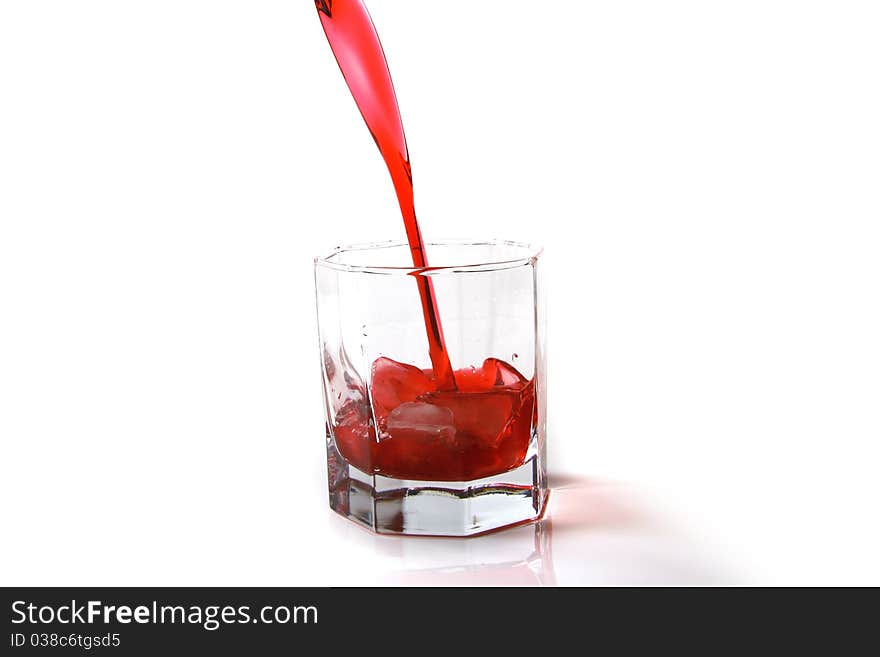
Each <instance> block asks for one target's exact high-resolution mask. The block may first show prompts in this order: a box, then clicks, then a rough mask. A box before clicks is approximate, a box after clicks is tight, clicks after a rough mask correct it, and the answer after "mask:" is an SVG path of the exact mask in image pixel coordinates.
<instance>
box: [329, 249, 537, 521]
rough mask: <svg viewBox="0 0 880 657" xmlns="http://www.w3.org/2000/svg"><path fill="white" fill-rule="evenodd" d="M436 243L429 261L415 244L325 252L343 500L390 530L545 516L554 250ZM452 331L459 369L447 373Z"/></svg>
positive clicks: (335, 467) (337, 494)
mask: <svg viewBox="0 0 880 657" xmlns="http://www.w3.org/2000/svg"><path fill="white" fill-rule="evenodd" d="M426 249H427V254H428V258H429V261H430V263H431V267H427V268H421V269H417V268H413V267H412V261H411V257H410V252H409V249H408V247H407V245H406V244H404V243H393V242H388V243H380V244H363V245H354V246H349V247H340V248H337V249H336V250H335V251H333V253H331V254H330V255H329V256H327V257H325V258H317V259H315V288H316V296H317V310H318V335H319V348H320V351H321V365H322V367H321V376H322V381H323V388H324V404H325V409H326V426H327V473H328V480H329V493H330V506H331V508H332V509H333V510H334V511H336V512H337V513H339V514H341V515H343V516H345V517H347V518H350V519H351V520H354V521H356V522H358V523H361V524H363V525H365V526H367V527H369V528H371V529H372V530H374V531H376V532H379V533H387V534H419V535H433V536H472V535H476V534H481V533H484V532H488V531H492V530H495V529H499V528H502V527H508V526H511V525H516V524H521V523H525V522H528V521H531V520H535V519H537V518H539V517H540V516H541V514H542V512H543V510H544V505H545V503H546V499H547V483H546V469H545V463H546V439H545V433H546V432H545V426H546V412H545V408H546V381H545V357H544V332H545V330H544V325H545V320H544V301H543V289H542V283H541V275H540V273H541V265H540V258H541V250H540V249H538V248H535V247H533V246H530V245H527V244H521V243H516V242H506V241H489V242H479V243H474V242H463V241H445V242H436V243H428V244H427V245H426ZM425 290H428V291H430V293H429V296H430V297H431V298H432V303H434V304H436V305H435V308H436V313H435V314H433V315H432V314H431V313H428V312H426V311H425V309H424V306H423V302H424V301H425V298H426V296H425ZM428 305H431V304H428ZM430 317H436V318H437V319H438V320H439V321H438V322H437V323H438V324H439V327H437V326H435V327H434V332H433V335H434V336H435V339H434V341H433V342H432V341H431V340H430V338H429V335H431V334H432V331H431V326H432V323H431V321H430ZM438 339H439V340H440V341H441V344H442V345H443V347H445V349H444V351H445V354H446V356H447V357H448V359H447V361H446V362H447V364H448V365H451V372H452V374H451V375H449V371H450V370H446V374H445V375H441V374H440V373H439V371H438V370H440V369H443V368H440V367H439V366H438V363H437V360H438V359H437V340H438ZM432 345H433V349H432V348H431V346H432Z"/></svg>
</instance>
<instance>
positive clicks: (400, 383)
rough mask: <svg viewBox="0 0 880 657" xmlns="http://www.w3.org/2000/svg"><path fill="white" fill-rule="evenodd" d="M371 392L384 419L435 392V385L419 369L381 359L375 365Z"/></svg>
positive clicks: (378, 413)
mask: <svg viewBox="0 0 880 657" xmlns="http://www.w3.org/2000/svg"><path fill="white" fill-rule="evenodd" d="M371 390H372V393H373V405H374V406H375V407H376V413H377V415H379V416H380V417H381V418H382V419H384V418H385V417H387V416H388V414H389V413H390V412H391V411H393V410H394V409H395V408H397V407H398V406H400V405H401V404H404V403H406V402H414V401H416V399H417V398H418V396H419V395H423V394H425V393H426V392H430V391H432V390H434V383H433V381H431V378H430V377H429V376H428V375H427V374H425V372H424V371H422V370H420V369H419V368H418V367H414V366H412V365H404V364H403V363H398V362H397V361H394V360H391V359H390V358H379V359H377V360H376V362H374V363H373V383H372V388H371Z"/></svg>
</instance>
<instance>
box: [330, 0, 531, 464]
mask: <svg viewBox="0 0 880 657" xmlns="http://www.w3.org/2000/svg"><path fill="white" fill-rule="evenodd" d="M315 7H316V8H317V10H318V16H319V17H320V19H321V24H322V25H323V27H324V33H325V34H326V36H327V40H328V41H329V42H330V47H331V48H332V50H333V54H334V55H335V56H336V61H337V63H338V64H339V68H340V69H341V71H342V74H343V76H344V78H345V81H346V83H347V84H348V88H349V90H350V91H351V93H352V96H353V97H354V99H355V102H356V104H357V106H358V109H359V110H360V112H361V115H362V116H363V118H364V121H365V122H366V124H367V127H368V128H369V130H370V133H371V134H372V135H373V139H374V140H375V142H376V145H377V146H378V148H379V152H380V153H381V154H382V157H383V159H384V160H385V164H386V166H387V167H388V172H389V173H390V174H391V180H392V182H393V184H394V190H395V192H396V194H397V200H398V203H399V205H400V211H401V214H402V216H403V224H404V229H405V232H406V237H407V242H408V244H409V249H410V253H411V256H412V262H413V267H416V268H419V269H420V268H427V267H429V264H428V256H427V253H426V250H425V243H424V240H423V238H422V232H421V228H420V227H419V223H418V220H417V219H416V212H415V202H414V195H413V183H412V169H411V165H410V160H409V151H408V149H407V144H406V136H405V134H404V130H403V123H402V121H401V117H400V110H399V107H398V104H397V97H396V95H395V92H394V84H393V82H392V80H391V74H390V72H389V70H388V65H387V63H386V60H385V53H384V51H383V49H382V44H381V43H380V41H379V37H378V34H377V33H376V29H375V27H374V26H373V22H372V20H371V19H370V16H369V13H368V12H367V9H366V7H365V6H364V4H363V2H361V0H315ZM414 279H415V281H416V283H417V285H418V292H419V298H420V300H421V306H422V314H423V317H424V324H425V332H426V336H427V340H428V351H429V356H430V360H431V364H432V369H430V370H422V369H419V368H417V367H414V366H412V365H406V364H403V363H397V362H395V361H392V360H390V359H387V358H379V359H378V360H376V362H375V363H373V372H372V375H373V376H372V383H371V386H370V391H369V392H370V399H371V400H372V402H373V414H374V420H375V422H374V423H371V422H370V406H369V405H368V404H366V403H365V394H364V393H366V391H361V392H359V393H357V394H356V395H355V396H354V398H353V399H352V400H351V401H350V402H347V403H346V404H344V405H343V406H342V408H341V409H340V410H339V412H338V413H337V416H336V418H335V419H336V429H335V432H334V434H335V437H336V444H337V448H338V449H339V451H340V452H341V454H342V456H344V457H345V459H346V460H347V461H348V462H349V463H351V464H352V465H354V466H355V467H357V468H358V469H360V470H362V471H364V472H369V473H379V474H383V475H385V476H388V477H395V478H398V479H419V480H434V481H469V480H473V479H478V478H481V477H487V476H490V475H493V474H499V473H502V472H506V471H507V470H510V469H512V468H515V467H517V466H519V465H521V464H522V463H523V461H524V459H525V457H526V451H527V449H528V445H529V440H530V437H531V436H530V432H531V426H533V425H532V415H533V413H534V412H535V411H534V409H535V395H534V382H532V381H528V380H526V379H525V378H524V377H523V376H522V375H521V374H520V373H519V372H517V371H516V369H515V368H513V367H512V366H511V365H508V364H507V363H505V362H503V361H500V360H498V359H496V358H488V359H486V361H485V362H484V363H483V364H482V365H481V366H479V367H476V366H472V367H470V368H465V369H459V370H453V368H452V364H451V363H450V359H449V354H448V352H447V350H446V344H445V341H444V338H443V328H442V324H441V322H440V315H439V310H438V305H437V298H436V295H435V293H434V287H433V284H432V282H431V279H430V277H428V276H415V277H414Z"/></svg>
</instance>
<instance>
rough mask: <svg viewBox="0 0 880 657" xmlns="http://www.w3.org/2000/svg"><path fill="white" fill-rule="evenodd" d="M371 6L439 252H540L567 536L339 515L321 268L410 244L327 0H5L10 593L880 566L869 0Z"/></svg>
mask: <svg viewBox="0 0 880 657" xmlns="http://www.w3.org/2000/svg"><path fill="white" fill-rule="evenodd" d="M370 8H371V10H372V13H373V17H374V19H375V21H376V23H377V25H378V28H379V30H380V33H381V34H382V36H383V39H384V42H385V47H386V51H387V54H388V57H389V60H390V63H391V66H392V69H393V74H394V76H395V80H396V83H397V87H398V94H399V98H400V101H401V105H402V109H403V113H404V119H405V121H406V127H407V131H408V136H409V141H410V146H411V151H412V156H413V164H414V174H415V180H416V185H417V203H418V207H419V210H420V216H421V218H422V222H423V225H424V230H425V233H426V235H428V236H429V237H436V238H440V237H455V236H468V237H506V238H519V239H532V240H535V241H540V242H543V243H544V244H545V245H546V247H547V251H546V253H547V262H548V265H549V266H550V271H549V276H550V285H549V287H550V294H551V299H550V302H551V306H550V327H551V335H550V348H551V352H550V356H551V362H550V368H551V369H550V384H549V389H550V415H549V417H550V424H551V427H550V453H551V465H552V467H553V469H554V471H555V472H556V473H558V475H562V474H564V475H565V476H564V477H563V476H557V478H556V481H557V484H558V485H559V487H560V490H557V491H556V492H555V493H554V497H553V507H552V508H551V513H550V517H551V522H552V525H553V528H552V531H551V532H550V538H549V539H547V537H546V534H545V535H544V538H543V539H542V540H543V543H541V545H542V546H543V547H541V549H540V552H541V554H540V555H538V557H539V558H538V557H536V556H535V554H534V553H533V552H534V550H531V547H530V546H534V541H535V536H534V530H533V529H528V528H526V529H519V530H516V531H515V532H511V533H509V534H498V535H496V536H493V537H489V538H486V539H476V540H475V541H467V542H461V541H453V542H449V541H439V542H438V541H432V540H424V539H423V540H422V541H419V540H418V539H416V540H399V539H383V538H374V537H372V536H370V535H369V534H366V533H365V532H362V531H361V530H359V529H358V528H356V527H354V526H350V525H348V524H346V523H345V522H344V521H342V520H341V519H338V518H336V517H333V516H332V515H331V514H330V512H329V511H328V509H327V506H326V500H325V488H324V486H325V481H324V476H325V475H324V452H323V444H322V443H323V425H322V411H321V397H320V390H319V382H318V358H317V354H316V348H315V329H314V315H313V301H312V277H311V257H312V256H313V255H316V254H318V253H323V252H325V251H327V250H329V248H330V247H332V246H333V245H335V244H336V243H338V242H344V241H359V240H364V239H368V240H374V239H386V238H399V237H400V236H401V235H402V232H401V228H400V225H399V223H398V219H397V216H396V209H395V206H394V200H393V195H392V191H391V186H390V183H389V182H388V180H387V179H386V173H385V171H384V170H383V167H382V164H381V163H380V160H379V158H378V154H377V153H376V152H375V148H374V145H373V143H372V140H371V139H370V137H369V135H368V134H367V132H366V130H365V129H364V127H363V125H362V124H361V120H360V117H359V116H358V114H357V112H356V110H355V107H354V105H353V103H352V101H351V100H350V99H349V97H348V95H347V91H346V89H345V87H344V84H343V82H342V79H341V77H340V75H339V73H338V71H337V70H336V68H335V64H334V62H333V61H332V56H331V54H330V51H329V48H328V46H327V44H326V43H325V41H324V37H323V34H322V32H321V29H320V26H319V24H318V20H317V18H316V16H315V15H314V9H313V8H312V6H311V4H310V3H308V2H301V3H300V2H289V1H285V2H276V1H266V2H259V3H252V2H251V3H245V2H230V1H220V2H218V1H217V0H210V1H208V0H203V1H195V0H173V1H171V0H161V1H155V2H149V3H148V2H117V1H111V0H105V1H101V2H98V1H91V0H81V1H78V2H68V1H61V0H56V1H48V0H47V1H45V2H40V3H32V2H15V3H13V2H4V3H2V4H0V444H2V457H0V500H2V502H0V526H2V527H3V540H2V541H0V584H43V585H49V584H94V585H99V584H116V585H126V584H179V585H189V584H211V585H221V584H254V585H270V584H278V585H282V584H285V585H288V584H289V585H298V584H344V583H353V584H359V583H371V582H387V583H400V582H404V583H413V582H422V581H426V582H430V583H460V582H462V581H466V582H484V583H485V582H489V583H492V582H498V581H500V580H503V581H508V582H511V583H553V582H556V583H559V584H580V583H636V582H646V583H716V582H729V583H741V582H753V583H788V584H813V583H823V584H824V583H829V584H858V583H872V584H880V566H878V562H877V559H876V555H877V554H878V553H880V532H878V521H877V517H878V514H877V505H878V501H880V493H878V484H877V467H878V462H880V448H878V438H880V404H878V402H880V339H878V336H880V309H878V300H880V258H878V251H880V230H878V220H880V194H878V181H880V158H878V153H880V121H878V120H877V117H878V116H880V87H878V85H877V80H878V75H880V40H878V39H877V34H878V30H880V10H878V8H877V5H876V3H873V2H830V1H827V2H807V3H805V2H778V1H776V2H774V1H762V2H751V1H749V2H739V3H706V2H696V1H694V2H681V1H672V2H665V3H656V2H646V1H643V2H616V3H573V2H570V3H546V4H543V5H542V4H535V3H526V2H517V3H512V2H505V1H501V0H496V1H493V2H479V3H474V2H464V1H463V0H460V1H458V2H442V3H441V2H433V3H414V2H405V1H403V0H393V1H392V0H386V1H383V0H374V1H373V2H371V3H370ZM502 8H506V11H504V13H503V15H500V16H494V17H493V16H492V15H491V14H492V12H493V11H497V10H500V9H502ZM481 33H484V34H485V36H484V37H482V40H481ZM444 49H445V50H444ZM467 99H471V100H472V104H468V103H467V102H466V101H467ZM459 152H463V153H466V155H467V157H466V158H464V159H456V158H457V154H458V153H459ZM601 482H606V483H601ZM615 482H616V483H615ZM539 543H540V542H539ZM548 546H549V551H552V555H548ZM530 550H531V551H530ZM524 563H525V564H526V565H525V566H524V565H523V564H524ZM526 568H527V569H530V570H529V571H528V573H532V575H533V576H532V575H529V574H528V573H526V571H525V570H524V569H526ZM529 578H531V579H529ZM524 580H528V581H524Z"/></svg>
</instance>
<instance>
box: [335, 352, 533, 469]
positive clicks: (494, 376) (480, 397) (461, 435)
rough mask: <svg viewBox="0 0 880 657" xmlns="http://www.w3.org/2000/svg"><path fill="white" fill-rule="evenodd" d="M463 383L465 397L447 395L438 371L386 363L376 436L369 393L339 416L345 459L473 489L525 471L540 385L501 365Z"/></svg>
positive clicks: (464, 376) (381, 365)
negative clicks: (437, 379) (477, 482)
mask: <svg viewBox="0 0 880 657" xmlns="http://www.w3.org/2000/svg"><path fill="white" fill-rule="evenodd" d="M455 380H456V382H457V383H458V389H457V390H453V391H450V390H441V389H439V388H438V386H437V384H436V382H435V380H434V378H433V376H432V372H431V371H430V370H420V369H419V368H417V367H413V366H412V365H404V364H403V363H398V362H396V361H393V360H390V359H388V358H379V359H378V360H377V361H376V362H375V363H373V376H372V385H371V387H370V393H371V395H370V397H371V399H372V401H373V413H374V415H373V417H374V418H375V425H376V426H375V429H374V427H373V426H372V425H371V422H370V406H369V404H368V403H367V401H366V399H367V398H366V395H365V394H364V393H365V391H356V390H351V391H350V394H349V398H348V401H346V402H345V403H344V404H343V406H342V408H340V410H339V412H338V413H337V414H336V429H335V431H334V435H335V437H336V446H337V448H338V449H339V451H340V453H341V454H342V456H343V457H345V460H346V461H348V462H349V463H351V464H352V465H354V466H355V467H356V468H358V469H359V470H361V471H362V472H367V473H375V474H382V475H385V476H387V477H394V478H397V479H417V480H431V481H470V480H473V479H480V478H482V477H488V476H491V475H494V474H499V473H502V472H506V471H508V470H510V469H512V468H515V467H517V466H519V465H521V464H522V462H523V461H524V460H525V457H526V452H527V451H528V448H529V441H530V440H531V429H532V426H533V422H534V417H533V416H534V414H535V386H534V382H533V381H527V380H526V379H525V378H524V377H523V376H522V375H521V374H520V373H519V372H517V371H516V370H515V369H514V368H513V367H511V366H510V365H508V364H507V363H504V362H502V361H500V360H497V359H495V358H489V359H487V360H486V361H485V362H484V363H483V365H482V367H480V368H479V369H477V368H472V369H468V370H458V371H456V373H455ZM374 431H375V433H374ZM377 435H378V441H377V440H376V436H377Z"/></svg>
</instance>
